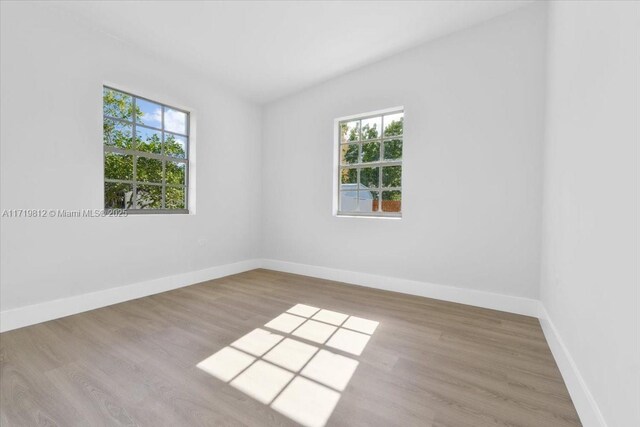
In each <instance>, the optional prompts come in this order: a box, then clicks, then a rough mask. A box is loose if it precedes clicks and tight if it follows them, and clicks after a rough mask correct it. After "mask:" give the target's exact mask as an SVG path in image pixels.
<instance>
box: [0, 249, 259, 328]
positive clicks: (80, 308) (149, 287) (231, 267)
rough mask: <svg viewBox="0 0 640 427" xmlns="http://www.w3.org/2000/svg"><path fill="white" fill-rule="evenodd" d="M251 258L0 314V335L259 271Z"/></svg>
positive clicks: (256, 260)
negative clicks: (201, 283)
mask: <svg viewBox="0 0 640 427" xmlns="http://www.w3.org/2000/svg"><path fill="white" fill-rule="evenodd" d="M260 265H261V261H260V260H259V259H252V260H247V261H240V262H236V263H232V264H225V265H218V266H215V267H211V268H206V269H204V270H197V271H192V272H188V273H183V274H177V275H175V276H168V277H162V278H159V279H154V280H148V281H145V282H139V283H134V284H131V285H126V286H119V287H117V288H110V289H105V290H102V291H97V292H91V293H88V294H82V295H75V296H72V297H67V298H60V299H56V300H53V301H46V302H43V303H39V304H33V305H28V306H25V307H19V308H15V309H12V310H5V311H2V312H0V332H5V331H10V330H12V329H17V328H22V327H24V326H29V325H34V324H36V323H41V322H46V321H47V320H53V319H58V318H60V317H65V316H70V315H72V314H77V313H82V312H84V311H88V310H93V309H96V308H100V307H106V306H108V305H112V304H117V303H120V302H124V301H129V300H132V299H136V298H141V297H145V296H148V295H153V294H157V293H160V292H165V291H170V290H172V289H177V288H181V287H184V286H189V285H193V284H195V283H200V282H204V281H207V280H212V279H217V278H220V277H224V276H229V275H232V274H237V273H242V272H244V271H248V270H253V269H256V268H259V267H260Z"/></svg>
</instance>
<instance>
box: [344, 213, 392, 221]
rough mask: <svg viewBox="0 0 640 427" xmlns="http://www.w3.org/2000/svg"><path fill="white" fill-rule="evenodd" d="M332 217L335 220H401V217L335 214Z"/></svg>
mask: <svg viewBox="0 0 640 427" xmlns="http://www.w3.org/2000/svg"><path fill="white" fill-rule="evenodd" d="M333 216H335V217H337V218H367V219H393V220H400V219H402V215H362V214H352V213H349V214H347V213H337V214H334V215H333Z"/></svg>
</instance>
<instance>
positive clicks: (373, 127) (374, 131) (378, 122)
mask: <svg viewBox="0 0 640 427" xmlns="http://www.w3.org/2000/svg"><path fill="white" fill-rule="evenodd" d="M361 126H362V140H363V141H364V140H367V139H374V138H380V134H381V133H382V117H372V118H370V119H363V120H362V125H361Z"/></svg>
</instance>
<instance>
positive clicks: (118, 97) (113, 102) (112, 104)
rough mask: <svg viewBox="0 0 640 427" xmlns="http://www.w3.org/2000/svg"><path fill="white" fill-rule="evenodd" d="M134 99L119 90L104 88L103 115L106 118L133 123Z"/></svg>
mask: <svg viewBox="0 0 640 427" xmlns="http://www.w3.org/2000/svg"><path fill="white" fill-rule="evenodd" d="M132 112H133V98H132V97H131V96H130V95H126V94H124V93H122V92H118V91H117V90H113V89H109V88H106V87H105V88H102V113H103V114H104V115H105V116H109V117H115V118H116V119H124V120H128V121H132V117H131V116H132Z"/></svg>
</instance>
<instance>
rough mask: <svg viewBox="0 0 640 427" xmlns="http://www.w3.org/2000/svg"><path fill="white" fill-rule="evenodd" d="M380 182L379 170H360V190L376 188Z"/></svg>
mask: <svg viewBox="0 0 640 427" xmlns="http://www.w3.org/2000/svg"><path fill="white" fill-rule="evenodd" d="M379 180H380V168H362V169H360V184H361V185H360V188H365V189H366V188H377V187H378V185H379Z"/></svg>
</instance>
